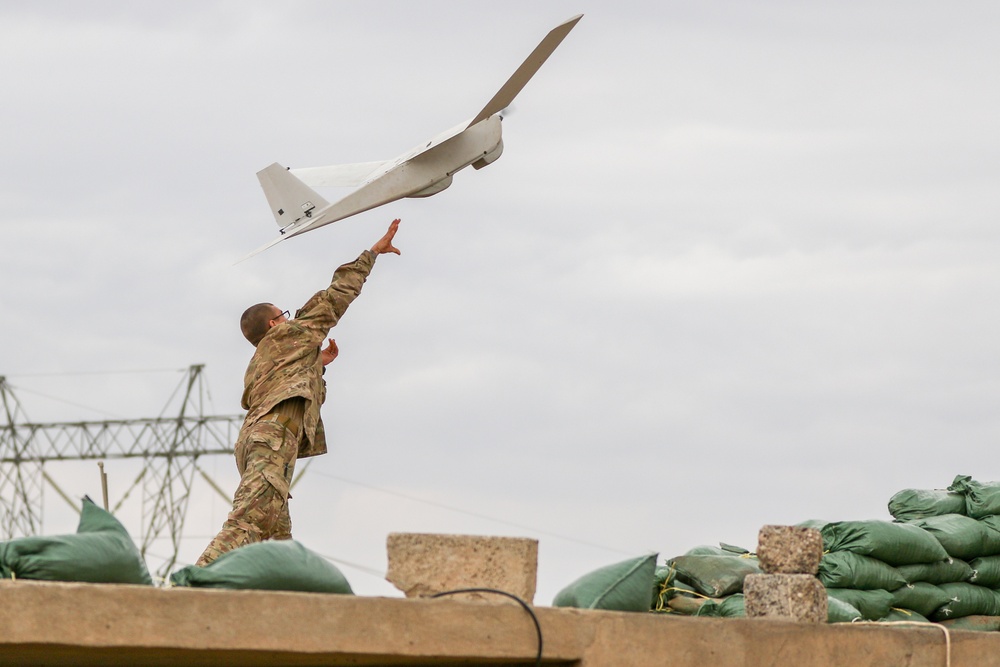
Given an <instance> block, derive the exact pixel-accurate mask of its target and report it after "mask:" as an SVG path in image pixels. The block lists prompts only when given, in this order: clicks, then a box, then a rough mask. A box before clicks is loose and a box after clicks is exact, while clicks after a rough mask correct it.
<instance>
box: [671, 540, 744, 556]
mask: <svg viewBox="0 0 1000 667" xmlns="http://www.w3.org/2000/svg"><path fill="white" fill-rule="evenodd" d="M684 555H685V556H737V557H747V558H750V557H755V556H754V554H752V553H750V551H749V550H748V549H744V548H743V547H737V546H733V545H732V544H726V543H725V542H720V543H719V546H717V547H713V546H708V545H702V546H699V547H694V548H693V549H688V551H687V552H686V553H685V554H684Z"/></svg>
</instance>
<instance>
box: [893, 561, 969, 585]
mask: <svg viewBox="0 0 1000 667" xmlns="http://www.w3.org/2000/svg"><path fill="white" fill-rule="evenodd" d="M896 569H897V570H899V573H900V574H901V575H903V578H904V579H906V581H908V582H909V583H911V584H913V583H916V582H918V581H926V582H927V583H929V584H935V585H940V584H951V583H954V582H956V581H965V580H966V579H968V578H969V577H970V576H972V568H971V567H969V564H968V563H966V562H965V561H964V560H962V559H960V558H946V559H945V560H942V561H938V562H936V563H914V564H913V565H900V566H899V567H897V568H896Z"/></svg>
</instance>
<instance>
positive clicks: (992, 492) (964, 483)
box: [948, 475, 1000, 519]
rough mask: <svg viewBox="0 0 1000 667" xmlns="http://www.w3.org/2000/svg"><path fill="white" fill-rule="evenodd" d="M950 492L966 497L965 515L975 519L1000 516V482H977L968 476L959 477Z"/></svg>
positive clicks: (952, 484)
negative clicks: (994, 515) (993, 515)
mask: <svg viewBox="0 0 1000 667" xmlns="http://www.w3.org/2000/svg"><path fill="white" fill-rule="evenodd" d="M948 490H949V491H955V492H956V493H961V494H962V495H964V496H965V513H966V514H968V515H969V516H971V517H972V518H973V519H982V518H983V517H984V516H990V515H991V514H1000V482H977V481H976V480H974V479H972V478H971V477H969V476H968V475H958V476H956V477H955V480H954V481H953V482H952V483H951V486H949V487H948Z"/></svg>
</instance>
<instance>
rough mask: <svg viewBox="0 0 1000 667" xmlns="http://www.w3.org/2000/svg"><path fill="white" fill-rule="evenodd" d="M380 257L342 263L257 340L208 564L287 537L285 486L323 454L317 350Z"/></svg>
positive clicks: (366, 253) (203, 558)
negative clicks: (228, 508) (306, 460)
mask: <svg viewBox="0 0 1000 667" xmlns="http://www.w3.org/2000/svg"><path fill="white" fill-rule="evenodd" d="M375 257H376V255H375V254H374V253H372V252H371V251H369V250H366V251H364V252H363V253H361V256H360V257H358V259H356V260H355V261H354V262H350V263H348V264H344V265H343V266H341V267H340V268H338V269H337V270H336V272H335V273H334V274H333V281H332V282H331V283H330V286H329V287H328V288H326V289H325V290H323V291H320V292H317V293H316V294H315V295H313V297H312V298H311V299H309V301H307V302H306V304H305V305H304V306H303V307H302V308H300V309H299V311H298V312H297V313H295V319H294V320H289V321H287V322H282V323H280V324H277V325H275V326H273V327H271V329H270V330H269V331H268V332H267V333H266V334H265V335H264V338H263V339H261V341H260V343H258V344H257V351H256V352H255V353H254V355H253V358H252V359H251V360H250V365H249V366H248V367H247V372H246V375H245V376H244V379H243V383H244V387H245V389H244V391H243V400H242V405H243V407H244V409H246V410H247V416H246V419H244V421H243V426H242V428H241V429H240V435H239V438H238V439H237V441H236V448H235V449H236V452H235V453H236V467H237V469H238V470H239V472H240V484H239V487H238V488H237V489H236V495H235V496H234V498H233V510H232V512H230V514H229V517H228V518H227V519H226V522H225V524H223V526H222V530H221V531H220V532H219V534H218V535H216V536H215V539H213V540H212V542H211V544H209V545H208V548H206V549H205V552H204V553H203V554H202V555H201V557H200V558H199V559H198V562H197V565H200V566H204V565H208V564H209V563H211V562H212V561H213V560H215V559H216V558H218V557H219V556H221V555H222V554H223V553H225V552H227V551H231V550H233V549H235V548H236V547H239V546H242V545H244V544H250V543H253V542H260V541H262V540H269V539H275V540H289V539H291V538H292V523H291V519H290V518H289V515H288V498H289V495H288V487H289V483H290V482H291V479H292V473H293V472H294V470H295V460H296V459H297V458H303V457H306V456H315V455H317V454H325V453H326V435H325V433H324V430H323V420H322V418H321V417H320V411H319V409H320V406H321V405H322V404H323V401H324V400H326V383H325V382H324V380H323V371H324V368H323V362H322V360H321V358H320V348H321V346H322V344H323V342H324V340H325V339H326V336H327V335H328V334H329V332H330V329H331V328H332V327H334V326H336V324H337V322H338V321H339V320H340V318H341V316H342V315H343V314H344V311H346V310H347V307H348V306H349V305H350V304H351V302H352V301H354V299H355V298H356V297H357V296H358V294H359V293H360V292H361V287H362V286H363V285H364V283H365V279H366V278H367V277H368V274H369V272H371V270H372V266H373V264H374V262H375Z"/></svg>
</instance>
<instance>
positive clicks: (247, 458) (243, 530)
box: [195, 413, 300, 567]
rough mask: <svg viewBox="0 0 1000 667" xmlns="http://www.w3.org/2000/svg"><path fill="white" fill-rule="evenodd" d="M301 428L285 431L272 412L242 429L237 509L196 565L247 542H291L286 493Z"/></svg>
mask: <svg viewBox="0 0 1000 667" xmlns="http://www.w3.org/2000/svg"><path fill="white" fill-rule="evenodd" d="M298 430H300V427H299V425H298V424H294V425H290V426H289V427H286V426H285V425H284V424H283V423H282V422H281V421H279V420H278V419H277V418H276V416H275V413H272V414H269V415H267V416H265V417H264V418H263V419H261V421H258V422H256V423H254V424H251V425H249V426H247V427H245V428H244V429H243V431H241V433H240V437H239V440H237V442H236V452H235V453H236V467H237V469H238V470H239V472H240V484H239V486H238V487H237V489H236V495H235V496H234V497H233V509H232V511H231V512H230V513H229V517H228V518H227V519H226V522H225V523H224V524H223V525H222V530H220V531H219V534H218V535H216V536H215V538H214V539H213V540H212V542H211V543H210V544H209V545H208V547H207V548H206V549H205V552H204V553H202V555H201V557H200V558H199V559H198V562H197V563H195V564H196V565H198V566H199V567H203V566H205V565H208V564H209V563H211V562H212V561H214V560H215V559H216V558H218V557H219V556H221V555H222V554H224V553H226V552H227V551H232V550H233V549H236V548H237V547H241V546H243V545H245V544H252V543H254V542H262V541H264V540H290V539H292V520H291V517H290V516H289V514H288V498H289V495H288V489H289V486H290V484H291V481H292V473H293V472H294V471H295V458H296V455H297V454H298V450H299V433H298V432H297V431H298Z"/></svg>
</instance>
